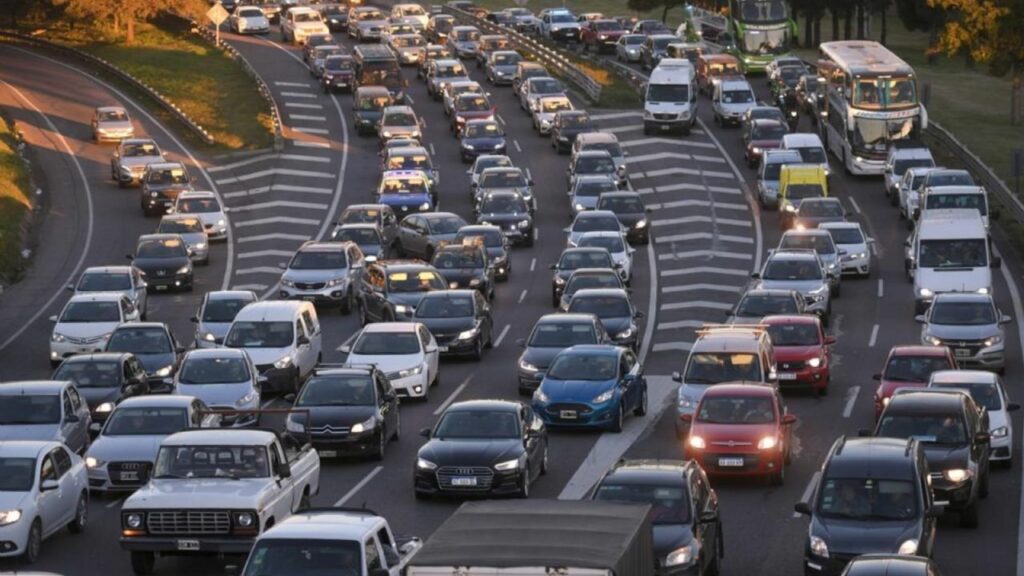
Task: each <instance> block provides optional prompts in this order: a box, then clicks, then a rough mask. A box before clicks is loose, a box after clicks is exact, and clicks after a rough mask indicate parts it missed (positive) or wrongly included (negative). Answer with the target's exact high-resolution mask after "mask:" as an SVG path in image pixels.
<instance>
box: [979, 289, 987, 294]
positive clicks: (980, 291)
mask: <svg viewBox="0 0 1024 576" xmlns="http://www.w3.org/2000/svg"><path fill="white" fill-rule="evenodd" d="M976 292H977V293H978V294H988V293H989V289H988V288H978V289H977V290H976Z"/></svg>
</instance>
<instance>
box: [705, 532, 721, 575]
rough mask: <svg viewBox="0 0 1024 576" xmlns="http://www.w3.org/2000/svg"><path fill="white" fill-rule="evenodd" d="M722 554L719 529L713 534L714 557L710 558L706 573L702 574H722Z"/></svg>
mask: <svg viewBox="0 0 1024 576" xmlns="http://www.w3.org/2000/svg"><path fill="white" fill-rule="evenodd" d="M722 552H723V550H722V530H721V529H719V530H718V532H717V533H715V552H714V554H715V555H714V556H713V557H712V558H711V564H710V565H709V566H708V570H707V572H705V573H704V574H705V576H718V575H719V574H721V573H722V556H723V555H724V554H722Z"/></svg>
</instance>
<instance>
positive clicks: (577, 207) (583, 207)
mask: <svg viewBox="0 0 1024 576" xmlns="http://www.w3.org/2000/svg"><path fill="white" fill-rule="evenodd" d="M573 208H575V209H576V211H577V212H583V211H584V210H586V207H585V206H583V204H580V203H576V204H574V205H573Z"/></svg>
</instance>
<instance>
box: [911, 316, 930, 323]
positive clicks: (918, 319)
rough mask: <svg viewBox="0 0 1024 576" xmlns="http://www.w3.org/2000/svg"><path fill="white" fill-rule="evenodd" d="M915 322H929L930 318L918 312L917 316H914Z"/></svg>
mask: <svg viewBox="0 0 1024 576" xmlns="http://www.w3.org/2000/svg"><path fill="white" fill-rule="evenodd" d="M914 322H917V323H918V324H924V323H926V322H928V319H927V318H925V317H924V314H918V315H917V316H914Z"/></svg>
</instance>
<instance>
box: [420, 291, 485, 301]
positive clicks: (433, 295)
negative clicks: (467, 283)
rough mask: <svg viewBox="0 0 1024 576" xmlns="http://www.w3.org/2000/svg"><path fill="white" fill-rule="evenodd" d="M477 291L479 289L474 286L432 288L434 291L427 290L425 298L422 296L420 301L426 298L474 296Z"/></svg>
mask: <svg viewBox="0 0 1024 576" xmlns="http://www.w3.org/2000/svg"><path fill="white" fill-rule="evenodd" d="M475 292H478V290H474V289H472V288H462V289H452V290H432V291H430V292H427V293H426V294H424V295H423V298H421V299H420V301H421V302H422V301H423V300H424V299H426V298H433V299H435V300H436V299H439V298H452V297H459V298H472V297H473V294H474V293H475Z"/></svg>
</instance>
